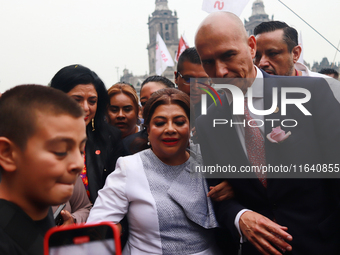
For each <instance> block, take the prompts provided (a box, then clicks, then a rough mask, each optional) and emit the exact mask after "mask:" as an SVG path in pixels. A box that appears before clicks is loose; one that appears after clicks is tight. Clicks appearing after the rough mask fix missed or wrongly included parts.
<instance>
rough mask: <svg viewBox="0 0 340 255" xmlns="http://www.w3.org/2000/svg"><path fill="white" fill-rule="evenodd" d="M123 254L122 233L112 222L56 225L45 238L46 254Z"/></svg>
mask: <svg viewBox="0 0 340 255" xmlns="http://www.w3.org/2000/svg"><path fill="white" fill-rule="evenodd" d="M64 254H72V255H93V254H101V255H113V254H115V255H121V244H120V234H119V230H118V227H117V226H116V225H115V224H113V223H112V222H100V223H95V224H92V223H89V224H74V225H70V226H65V227H54V228H51V229H50V230H49V231H47V233H46V235H45V238H44V255H64Z"/></svg>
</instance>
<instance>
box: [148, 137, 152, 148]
mask: <svg viewBox="0 0 340 255" xmlns="http://www.w3.org/2000/svg"><path fill="white" fill-rule="evenodd" d="M147 145H148V146H150V145H151V144H150V139H149V137H148V142H147Z"/></svg>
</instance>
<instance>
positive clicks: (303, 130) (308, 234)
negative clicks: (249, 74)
mask: <svg viewBox="0 0 340 255" xmlns="http://www.w3.org/2000/svg"><path fill="white" fill-rule="evenodd" d="M263 77H264V109H269V108H270V107H271V104H272V88H273V87H277V88H278V91H279V95H278V107H279V108H280V110H279V112H278V113H273V114H270V115H268V116H265V119H280V121H281V120H283V119H295V120H297V122H298V125H297V126H296V127H283V126H281V124H279V122H275V125H274V127H276V126H279V125H280V126H281V128H282V129H283V130H284V131H286V132H288V131H291V133H292V134H291V136H289V137H288V139H286V140H285V141H284V142H283V143H281V144H274V143H271V142H270V141H269V140H268V139H266V138H265V150H266V161H267V165H268V164H270V165H280V164H282V165H283V166H290V165H291V164H293V165H297V166H299V165H304V164H307V163H308V164H309V165H312V164H328V163H333V164H339V163H340V105H339V103H338V102H337V101H336V100H335V98H334V96H333V94H332V92H331V91H330V89H329V86H328V84H327V83H326V81H324V80H323V79H316V78H309V77H279V76H270V75H267V74H266V73H264V72H263ZM281 87H303V88H306V89H308V90H309V91H310V92H311V99H310V101H309V102H307V103H305V104H304V106H305V107H306V108H307V109H308V110H309V112H311V114H312V116H305V115H304V114H303V113H302V112H301V111H300V110H299V109H298V108H297V107H296V106H295V105H287V115H286V116H281V94H280V88H281ZM287 97H288V98H301V97H304V96H302V95H301V94H298V93H293V94H288V96H287ZM222 105H223V106H221V105H219V104H218V105H217V106H215V105H211V106H210V107H209V108H208V111H207V115H204V116H201V117H199V118H198V119H197V122H196V130H197V133H198V137H199V141H200V143H201V150H202V155H203V160H204V164H205V165H216V164H219V165H220V166H223V165H226V166H227V165H229V164H230V165H231V166H236V167H237V169H240V167H241V166H245V165H250V163H249V161H248V158H247V156H246V155H245V153H244V150H243V148H242V146H241V143H240V140H239V138H238V135H237V133H236V130H235V128H234V127H231V126H230V125H216V127H215V128H213V127H212V122H213V119H228V120H230V119H232V113H231V109H230V106H229V103H228V101H227V99H226V97H223V101H222ZM287 124H288V122H287ZM290 124H291V123H290ZM271 130H272V127H271V122H270V121H265V134H268V133H270V132H271ZM221 148H223V149H221ZM226 178H228V177H226ZM228 181H229V183H230V184H231V185H232V187H233V189H234V193H235V197H234V199H231V200H226V201H222V202H220V203H218V204H217V205H216V213H217V217H218V220H219V222H220V224H221V225H222V226H224V227H226V228H228V229H229V230H230V231H231V232H232V233H233V236H234V237H235V238H236V239H238V238H239V234H238V232H237V229H236V227H235V226H234V220H235V217H236V215H237V213H238V212H239V211H240V210H241V209H246V208H247V209H250V210H253V211H256V212H258V213H260V214H262V215H264V216H266V217H268V218H269V219H271V220H274V219H275V221H276V222H277V223H278V224H280V225H283V226H287V227H288V233H290V234H291V235H292V236H293V241H292V242H291V245H292V247H293V251H292V254H340V253H337V252H339V251H340V249H339V247H340V242H339V237H340V236H339V231H338V229H339V227H340V220H339V216H340V214H339V212H340V206H339V187H340V186H339V179H270V178H268V179H267V188H264V187H263V186H262V184H261V183H260V181H259V180H258V179H257V178H256V177H255V174H254V178H248V179H233V178H228ZM243 254H256V251H255V248H254V247H252V246H251V244H250V243H249V242H246V243H245V244H244V245H243Z"/></svg>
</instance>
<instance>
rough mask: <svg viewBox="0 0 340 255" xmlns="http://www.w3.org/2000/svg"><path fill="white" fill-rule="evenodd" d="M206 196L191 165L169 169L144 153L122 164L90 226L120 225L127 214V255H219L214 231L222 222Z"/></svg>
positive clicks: (103, 193) (99, 201)
mask: <svg viewBox="0 0 340 255" xmlns="http://www.w3.org/2000/svg"><path fill="white" fill-rule="evenodd" d="M145 168H147V169H145ZM207 190H208V188H207V185H206V183H205V180H203V179H202V178H198V177H197V176H196V175H195V174H193V173H192V172H191V170H190V162H189V161H187V162H186V163H184V164H183V165H181V166H168V165H166V164H164V163H163V162H161V161H160V160H159V159H158V158H157V157H156V155H155V154H154V153H153V152H152V150H150V149H148V150H144V151H142V152H139V153H136V154H134V155H132V156H127V157H121V158H119V159H118V161H117V165H116V170H115V171H114V172H113V173H111V174H110V175H109V176H108V177H107V179H106V183H105V186H104V187H103V189H101V190H100V191H99V193H98V198H97V199H96V201H95V204H94V206H93V208H92V210H91V212H90V215H89V218H88V220H87V222H100V221H112V222H114V223H119V222H120V221H121V220H122V219H123V217H124V216H125V215H126V214H127V217H128V221H129V239H128V242H127V244H126V246H125V248H124V250H123V254H202V255H203V254H204V255H208V254H216V252H215V251H213V248H212V247H213V240H210V238H211V237H212V235H211V233H210V232H209V231H210V229H211V228H214V227H217V222H216V219H215V215H214V213H213V209H212V205H211V201H210V199H209V198H207V197H206V194H207ZM200 240H201V241H200ZM202 247H203V248H202ZM186 249H189V250H193V251H194V252H192V253H191V252H189V253H188V250H186ZM197 249H198V250H197ZM200 249H202V250H200Z"/></svg>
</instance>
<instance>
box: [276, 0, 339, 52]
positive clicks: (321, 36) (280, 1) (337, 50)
mask: <svg viewBox="0 0 340 255" xmlns="http://www.w3.org/2000/svg"><path fill="white" fill-rule="evenodd" d="M278 1H279V2H280V3H281V4H283V5H284V6H285V7H287V8H288V10H290V11H291V12H292V13H294V14H295V15H296V16H298V17H299V18H300V19H301V20H302V21H303V22H305V23H306V24H307V25H308V26H309V27H310V28H311V29H313V30H314V31H315V32H316V33H318V34H319V35H320V36H321V37H322V38H323V39H325V40H326V41H327V42H328V43H329V44H330V45H332V46H333V48H335V49H336V50H337V51H339V52H340V50H339V49H338V48H337V47H335V46H334V45H333V43H331V42H330V41H328V40H327V38H326V37H324V36H323V35H322V34H320V33H319V32H318V31H317V30H316V29H315V28H314V27H312V26H311V25H309V24H308V23H307V21H305V20H304V19H303V18H301V17H300V16H299V15H298V14H297V13H296V12H294V11H293V10H292V9H290V8H289V7H288V6H287V5H285V4H284V3H283V2H282V1H281V0H278ZM338 47H339V46H338Z"/></svg>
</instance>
